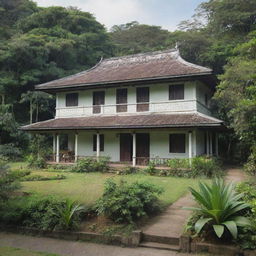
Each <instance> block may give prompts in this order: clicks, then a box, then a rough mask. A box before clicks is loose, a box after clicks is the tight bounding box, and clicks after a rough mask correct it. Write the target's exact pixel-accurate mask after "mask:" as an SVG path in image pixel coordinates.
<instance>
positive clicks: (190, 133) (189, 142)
mask: <svg viewBox="0 0 256 256" xmlns="http://www.w3.org/2000/svg"><path fill="white" fill-rule="evenodd" d="M192 146H193V145H192V131H189V132H188V158H189V164H190V165H191V164H192V148H193V147H192Z"/></svg>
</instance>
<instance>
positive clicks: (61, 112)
mask: <svg viewBox="0 0 256 256" xmlns="http://www.w3.org/2000/svg"><path fill="white" fill-rule="evenodd" d="M197 111H198V112H201V113H203V114H206V115H211V112H210V110H209V108H208V107H206V106H205V105H204V104H202V103H201V102H200V101H198V100H194V99H190V100H174V101H161V102H141V103H122V104H104V105H103V104H102V105H90V106H75V107H74V106H72V107H57V108H56V118H63V117H82V116H95V115H106V116H107V115H129V114H135V113H137V114H141V113H143V114H145V113H172V112H173V113H174V112H197Z"/></svg>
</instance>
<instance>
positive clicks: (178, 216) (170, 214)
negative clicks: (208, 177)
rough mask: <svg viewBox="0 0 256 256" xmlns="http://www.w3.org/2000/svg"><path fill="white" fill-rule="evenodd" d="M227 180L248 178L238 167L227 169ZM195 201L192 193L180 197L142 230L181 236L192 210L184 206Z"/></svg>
mask: <svg viewBox="0 0 256 256" xmlns="http://www.w3.org/2000/svg"><path fill="white" fill-rule="evenodd" d="M226 171H227V176H226V180H227V181H233V182H240V181H242V180H244V179H245V178H246V175H245V173H244V172H243V171H242V170H241V169H238V168H229V169H227V170H226ZM194 205H195V203H194V201H193V198H192V196H191V194H186V195H185V196H183V197H181V198H180V199H178V200H177V201H176V202H175V203H173V204H172V205H171V206H169V207H168V208H167V209H166V211H164V212H163V213H162V214H161V215H159V216H157V217H155V218H152V219H151V220H150V223H148V225H146V226H145V227H144V228H143V229H142V231H143V233H145V234H148V235H154V236H161V237H172V238H179V237H180V236H181V235H182V233H183V231H184V227H185V224H186V222H187V219H188V217H189V216H190V214H191V212H190V211H188V210H184V209H183V207H192V206H194Z"/></svg>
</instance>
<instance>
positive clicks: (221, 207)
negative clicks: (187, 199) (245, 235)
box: [190, 179, 250, 239]
mask: <svg viewBox="0 0 256 256" xmlns="http://www.w3.org/2000/svg"><path fill="white" fill-rule="evenodd" d="M190 191H191V193H192V195H193V197H194V199H195V201H196V202H197V203H198V204H199V207H198V208H190V209H192V210H195V212H196V213H197V214H198V216H199V217H200V218H199V219H198V220H197V221H196V222H195V224H194V229H195V232H196V233H197V234H199V233H200V232H201V231H202V230H203V229H207V228H208V229H210V230H211V231H214V233H215V234H216V235H217V237H219V238H220V237H222V236H223V234H224V232H225V231H228V232H229V233H230V234H231V235H232V237H233V238H235V239H236V238H237V234H238V227H240V226H242V227H243V226H249V225H250V221H249V219H248V218H246V217H244V216H241V211H242V210H244V209H248V208H249V205H248V204H246V203H245V202H244V201H242V200H241V198H242V197H243V194H238V193H237V192H236V191H235V187H234V185H233V184H227V185H226V184H225V183H224V181H223V180H221V179H214V181H213V182H212V184H211V186H209V185H207V184H206V183H199V191H196V190H195V189H193V188H190Z"/></svg>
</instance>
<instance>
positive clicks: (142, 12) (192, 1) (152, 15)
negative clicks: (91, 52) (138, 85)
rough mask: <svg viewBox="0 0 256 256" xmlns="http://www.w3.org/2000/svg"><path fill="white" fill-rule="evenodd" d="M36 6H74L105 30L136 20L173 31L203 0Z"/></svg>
mask: <svg viewBox="0 0 256 256" xmlns="http://www.w3.org/2000/svg"><path fill="white" fill-rule="evenodd" d="M34 1H35V2H37V3H38V5H39V6H43V7H47V6H53V5H54V6H64V7H68V6H75V7H78V8H79V9H81V10H83V11H87V12H90V13H92V14H93V15H94V16H95V17H96V19H97V21H99V22H100V23H102V24H104V25H105V26H106V28H107V29H110V28H111V27H112V26H113V25H120V24H125V23H128V22H131V21H135V20H136V21H138V22H139V23H141V24H149V25H157V26H162V27H163V28H164V29H168V30H170V31H174V30H175V29H177V25H178V24H179V23H180V22H181V21H183V20H187V19H190V18H191V16H192V15H193V14H194V10H195V8H196V7H197V6H198V5H199V4H200V3H201V2H203V0H34Z"/></svg>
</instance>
